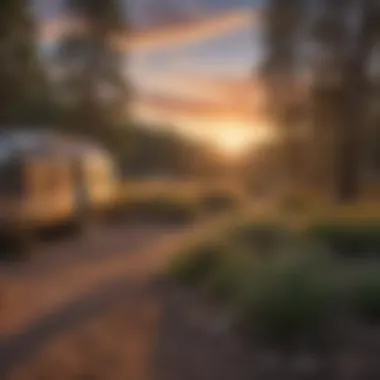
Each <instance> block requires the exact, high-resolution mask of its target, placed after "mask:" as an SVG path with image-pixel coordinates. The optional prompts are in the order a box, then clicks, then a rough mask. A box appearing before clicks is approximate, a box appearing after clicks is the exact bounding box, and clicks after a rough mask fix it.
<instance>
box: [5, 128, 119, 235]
mask: <svg viewBox="0 0 380 380" xmlns="http://www.w3.org/2000/svg"><path fill="white" fill-rule="evenodd" d="M116 189H117V175H116V168H115V164H114V162H113V160H112V157H111V155H110V154H109V153H108V152H107V151H106V150H105V149H103V148H102V147H100V146H99V145H97V144H95V143H94V142H90V141H87V140H80V139H78V138H73V137H67V136H61V135H58V134H56V133H52V132H48V131H28V130H12V131H9V132H2V133H1V134H0V230H1V234H2V235H4V234H5V235H8V234H15V233H20V232H22V231H30V230H35V229H42V228H45V227H53V226H59V225H66V224H70V223H74V224H78V225H80V224H81V223H86V221H87V220H88V218H92V217H93V216H94V215H95V214H97V213H99V212H102V211H103V210H104V209H105V208H107V206H108V205H109V204H110V202H112V201H113V198H114V196H115V192H116Z"/></svg>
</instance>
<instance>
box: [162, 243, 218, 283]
mask: <svg viewBox="0 0 380 380" xmlns="http://www.w3.org/2000/svg"><path fill="white" fill-rule="evenodd" d="M222 250H223V249H222V247H221V245H220V244H217V243H211V242H207V243H203V242H202V243H198V244H196V245H195V246H192V247H190V248H188V249H187V250H185V251H184V252H182V253H178V254H176V255H175V256H174V258H173V259H172V261H171V262H170V263H169V275H170V276H171V277H172V278H174V279H175V280H177V281H179V282H181V283H183V284H187V285H199V284H201V283H202V282H204V281H206V279H208V278H210V277H211V276H212V274H213V273H214V272H215V271H216V268H217V267H218V265H219V263H220V260H221V256H222Z"/></svg>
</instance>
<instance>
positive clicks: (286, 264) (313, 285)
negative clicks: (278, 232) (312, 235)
mask: <svg viewBox="0 0 380 380" xmlns="http://www.w3.org/2000/svg"><path fill="white" fill-rule="evenodd" d="M326 264H327V261H325V260H323V259H322V257H321V258H320V257H317V256H313V255H310V256H308V254H307V252H302V253H301V255H291V256H289V257H286V258H285V257H284V258H282V259H279V258H276V259H273V260H268V261H266V262H264V263H262V264H261V265H259V266H257V267H256V268H255V269H253V271H252V273H251V276H250V278H249V280H248V282H247V283H246V286H245V290H244V293H243V297H242V300H241V304H240V317H241V319H242V321H243V323H244V324H245V325H246V326H247V328H248V330H249V331H250V332H251V333H254V334H255V335H256V336H257V337H259V338H262V339H263V340H264V341H265V342H267V343H273V344H281V345H282V344H291V343H294V342H295V341H297V340H298V339H299V338H303V337H305V336H309V337H315V336H317V334H318V333H319V332H320V330H321V329H322V327H323V325H324V323H325V321H326V318H327V317H328V316H329V312H330V308H331V305H332V303H331V301H332V300H333V295H334V293H333V291H332V289H331V284H330V282H329V281H328V277H327V278H326V277H325V280H322V275H323V276H326V274H327V272H326V268H327V266H326Z"/></svg>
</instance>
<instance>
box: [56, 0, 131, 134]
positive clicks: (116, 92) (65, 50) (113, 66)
mask: <svg viewBox="0 0 380 380" xmlns="http://www.w3.org/2000/svg"><path fill="white" fill-rule="evenodd" d="M65 5H66V8H67V12H68V13H69V14H70V15H72V16H73V17H74V18H79V19H81V20H83V21H84V23H85V25H86V26H87V30H86V33H77V32H76V30H75V28H73V29H72V30H71V31H69V32H68V33H66V34H65V35H64V37H63V38H62V39H61V41H60V45H59V49H58V53H57V57H56V64H57V65H58V67H59V68H60V69H61V76H60V80H59V83H58V84H57V86H56V90H57V91H56V93H57V98H58V99H60V101H61V102H62V103H64V104H65V107H66V112H67V114H68V117H67V120H66V122H67V123H68V125H69V127H70V128H73V129H74V130H75V131H76V132H77V133H80V134H84V135H87V136H88V135H89V136H92V137H95V138H97V139H99V140H101V141H103V140H108V139H109V138H110V136H111V137H112V136H115V135H117V134H118V130H117V128H118V127H119V126H120V123H121V122H122V121H123V120H124V119H125V117H126V111H125V107H126V101H127V95H128V88H127V85H126V81H125V78H124V74H123V70H124V67H123V66H124V53H123V52H122V51H121V49H119V47H118V46H117V44H116V43H115V39H116V37H118V36H119V34H120V33H121V32H124V28H125V25H124V24H125V20H124V19H123V8H122V7H123V6H122V3H121V1H119V0H109V1H100V0H66V1H65ZM99 89H101V90H99ZM105 89H106V91H105ZM105 92H106V93H107V95H105Z"/></svg>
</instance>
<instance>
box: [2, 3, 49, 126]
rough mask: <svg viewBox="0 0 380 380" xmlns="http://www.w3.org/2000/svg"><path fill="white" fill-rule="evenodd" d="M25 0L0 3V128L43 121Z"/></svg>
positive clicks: (41, 84)
mask: <svg viewBox="0 0 380 380" xmlns="http://www.w3.org/2000/svg"><path fill="white" fill-rule="evenodd" d="M36 37H37V34H36V25H35V22H34V19H33V16H32V13H31V10H30V6H29V2H28V1H27V0H3V1H1V2H0V126H2V127H5V126H6V127H9V126H10V125H16V124H21V123H22V124H24V123H25V124H26V123H28V124H33V123H36V122H39V121H42V120H43V114H42V110H43V108H44V106H43V104H42V103H43V102H44V101H45V100H46V98H47V97H46V91H47V87H46V81H45V77H44V71H43V67H42V65H41V62H40V60H39V56H38V52H37V38H36Z"/></svg>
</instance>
